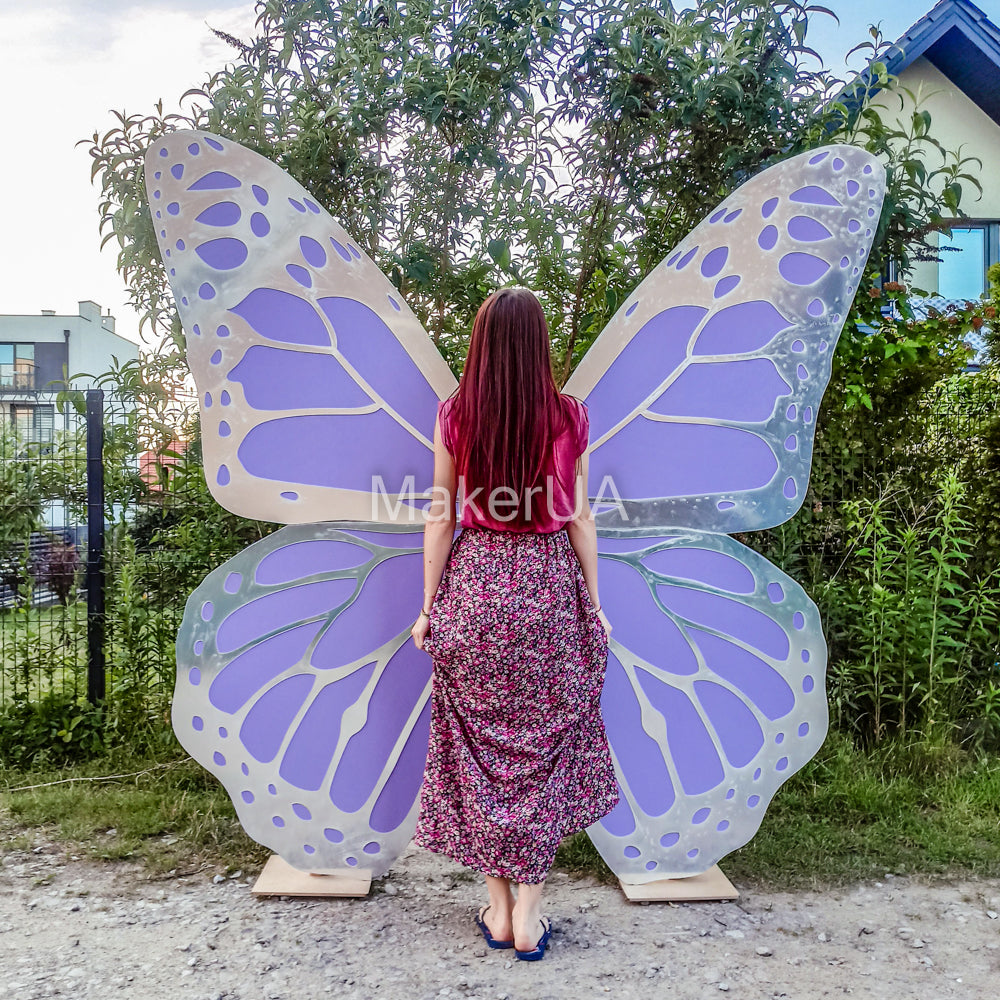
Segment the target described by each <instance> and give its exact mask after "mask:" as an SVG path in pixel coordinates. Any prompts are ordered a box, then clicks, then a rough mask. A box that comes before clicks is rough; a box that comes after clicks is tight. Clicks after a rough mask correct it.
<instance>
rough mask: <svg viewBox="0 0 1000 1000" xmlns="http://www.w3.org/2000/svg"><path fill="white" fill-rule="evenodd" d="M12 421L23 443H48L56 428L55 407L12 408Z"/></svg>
mask: <svg viewBox="0 0 1000 1000" xmlns="http://www.w3.org/2000/svg"><path fill="white" fill-rule="evenodd" d="M10 416H11V420H12V422H13V424H14V428H15V430H16V431H17V433H18V435H19V436H20V438H21V440H22V441H39V442H48V441H51V440H52V432H53V430H54V428H55V407H54V406H18V405H16V404H15V405H14V406H12V407H11V408H10Z"/></svg>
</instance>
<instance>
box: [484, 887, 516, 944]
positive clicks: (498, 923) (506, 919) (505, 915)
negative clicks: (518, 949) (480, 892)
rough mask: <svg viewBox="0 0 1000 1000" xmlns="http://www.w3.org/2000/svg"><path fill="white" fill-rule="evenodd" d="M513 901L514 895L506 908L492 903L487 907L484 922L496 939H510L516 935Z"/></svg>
mask: <svg viewBox="0 0 1000 1000" xmlns="http://www.w3.org/2000/svg"><path fill="white" fill-rule="evenodd" d="M513 902H514V899H513V896H512V897H511V905H510V906H508V907H506V908H504V907H496V906H493V905H492V904H491V905H490V906H487V907H486V912H485V913H484V914H483V923H484V924H486V926H487V927H488V928H489V932H490V934H492V935H493V940H494V941H509V940H510V939H511V938H512V937H513V936H514V931H513V929H512V924H511V910H512V909H513Z"/></svg>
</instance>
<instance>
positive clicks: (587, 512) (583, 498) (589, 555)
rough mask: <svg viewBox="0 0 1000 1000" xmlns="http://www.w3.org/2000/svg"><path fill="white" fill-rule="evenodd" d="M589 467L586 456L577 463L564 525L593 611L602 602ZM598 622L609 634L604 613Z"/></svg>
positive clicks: (607, 622) (584, 454) (609, 626)
mask: <svg viewBox="0 0 1000 1000" xmlns="http://www.w3.org/2000/svg"><path fill="white" fill-rule="evenodd" d="M589 466H590V460H589V456H588V455H587V453H586V452H584V453H583V454H582V455H581V456H580V457H579V458H578V459H577V460H576V484H575V492H576V496H575V499H574V507H573V510H574V511H575V513H574V516H573V519H572V520H571V521H570V522H568V524H567V525H566V533H567V534H568V535H569V540H570V544H571V545H572V546H573V550H574V551H575V552H576V557H577V559H579V560H580V568H581V569H582V570H583V579H584V582H585V583H586V584H587V593H588V594H589V595H590V600H591V603H592V604H593V605H594V607H595V608H600V606H601V599H600V596H599V595H598V592H597V524H596V522H595V521H594V512H593V511H592V510H591V509H590V502H589V500H588V499H587V476H588V473H589ZM601 621H602V622H603V623H604V628H605V630H606V631H608V632H610V631H611V623H610V622H609V621H608V619H607V618H606V617H605V615H604V612H603V611H601Z"/></svg>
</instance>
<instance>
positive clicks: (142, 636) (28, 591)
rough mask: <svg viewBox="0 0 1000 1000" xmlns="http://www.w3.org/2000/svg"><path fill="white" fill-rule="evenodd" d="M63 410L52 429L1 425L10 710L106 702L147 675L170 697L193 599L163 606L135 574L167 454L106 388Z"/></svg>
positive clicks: (4, 688)
mask: <svg viewBox="0 0 1000 1000" xmlns="http://www.w3.org/2000/svg"><path fill="white" fill-rule="evenodd" d="M74 402H75V406H74ZM48 405H52V404H51V403H50V404H48ZM60 405H61V407H63V408H64V409H65V410H66V411H67V412H65V413H64V414H61V419H60V420H58V421H57V427H56V429H54V430H53V431H52V432H51V433H46V434H25V433H23V432H20V431H21V429H20V428H17V427H16V426H14V425H13V422H12V423H11V425H8V426H6V427H3V428H0V706H2V705H3V704H5V703H7V702H9V701H10V700H12V699H14V698H18V697H24V698H28V699H30V700H37V699H40V698H42V697H43V696H44V695H45V694H46V692H49V691H57V692H68V693H71V694H72V695H73V696H74V697H82V696H86V697H87V698H88V699H89V700H90V701H91V702H96V701H97V700H99V699H103V698H105V697H106V696H107V694H108V687H109V685H111V684H116V683H122V682H124V681H131V682H134V681H135V679H136V678H137V677H141V678H142V682H143V685H144V689H145V693H146V694H152V693H154V692H158V693H159V694H162V695H168V694H169V690H170V689H171V688H172V678H173V645H172V637H173V635H175V634H176V630H177V628H178V626H179V624H180V618H181V616H182V614H183V601H181V602H179V603H178V602H177V601H174V600H168V599H163V600H162V601H160V602H158V603H157V602H156V601H155V597H156V595H155V594H150V593H145V592H144V591H143V590H142V589H137V588H136V581H135V579H134V572H133V570H134V566H133V563H134V553H135V548H134V542H133V535H134V528H135V526H136V524H137V523H141V522H143V520H144V519H148V517H149V515H150V513H152V512H156V511H159V510H161V509H162V508H163V506H164V504H165V502H166V500H165V494H164V492H163V490H162V489H161V488H160V486H161V484H160V482H159V477H158V476H157V475H156V467H157V456H156V454H155V452H148V453H147V454H146V455H142V454H141V451H140V449H141V445H139V446H137V442H138V440H139V437H138V433H137V415H136V411H135V406H134V404H133V403H132V402H131V401H129V400H127V399H124V398H121V397H119V396H117V395H115V394H113V393H106V392H104V391H103V390H100V389H94V390H88V391H86V393H85V394H81V398H80V399H79V400H76V401H72V400H67V401H65V402H63V403H62V404H60ZM109 442H110V446H109ZM172 500H173V502H175V503H176V502H179V501H180V498H178V497H176V496H174V497H173V498H172ZM29 526H30V527H29Z"/></svg>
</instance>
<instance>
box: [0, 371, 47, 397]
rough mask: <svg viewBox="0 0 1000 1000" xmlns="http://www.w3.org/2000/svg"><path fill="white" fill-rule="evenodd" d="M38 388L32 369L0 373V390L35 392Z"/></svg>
mask: <svg viewBox="0 0 1000 1000" xmlns="http://www.w3.org/2000/svg"><path fill="white" fill-rule="evenodd" d="M39 388H40V386H39V385H38V378H37V376H36V374H35V372H33V371H31V372H3V373H0V392H35V391H36V390H37V389H39Z"/></svg>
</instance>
